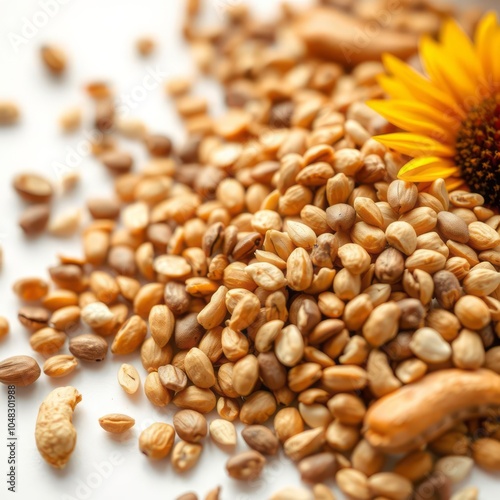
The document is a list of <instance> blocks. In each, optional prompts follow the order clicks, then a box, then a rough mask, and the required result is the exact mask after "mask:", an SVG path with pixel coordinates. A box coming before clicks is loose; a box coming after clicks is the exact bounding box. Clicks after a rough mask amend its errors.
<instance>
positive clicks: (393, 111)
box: [366, 100, 454, 144]
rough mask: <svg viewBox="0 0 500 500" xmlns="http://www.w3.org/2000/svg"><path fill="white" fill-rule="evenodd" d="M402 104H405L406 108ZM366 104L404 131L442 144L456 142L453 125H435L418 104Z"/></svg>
mask: <svg viewBox="0 0 500 500" xmlns="http://www.w3.org/2000/svg"><path fill="white" fill-rule="evenodd" d="M402 103H405V106H403V104H402ZM366 104H367V105H368V106H370V107H371V108H372V109H374V110H375V111H377V112H378V113H379V114H381V115H382V116H383V117H384V118H386V119H387V120H389V121H390V122H391V123H393V124H394V125H396V126H397V127H399V128H401V129H403V130H408V131H409V132H414V133H416V134H422V135H427V136H429V137H431V138H433V139H436V140H438V141H440V142H446V143H449V144H452V143H453V141H454V134H452V127H451V125H448V126H441V125H439V124H437V123H435V122H434V121H433V120H432V118H430V117H429V116H426V115H425V112H423V111H422V109H418V106H419V105H418V103H411V101H396V100H390V101H382V100H378V101H367V103H366Z"/></svg>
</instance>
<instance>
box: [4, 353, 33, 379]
mask: <svg viewBox="0 0 500 500" xmlns="http://www.w3.org/2000/svg"><path fill="white" fill-rule="evenodd" d="M39 376H40V367H39V366H38V363H37V362H36V360H34V359H33V358H32V357H30V356H12V357H10V358H7V359H4V360H3V361H2V362H0V382H1V383H2V384H5V385H17V386H19V387H25V386H27V385H31V384H33V383H34V382H35V381H36V380H37V379H38V377H39Z"/></svg>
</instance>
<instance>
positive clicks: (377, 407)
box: [365, 369, 500, 452]
mask: <svg viewBox="0 0 500 500" xmlns="http://www.w3.org/2000/svg"><path fill="white" fill-rule="evenodd" d="M498 405H500V376H499V375H497V374H496V373H494V372H492V371H490V370H485V369H481V370H476V371H465V370H457V369H448V370H440V371H437V372H434V373H431V374H429V375H426V376H425V377H423V378H422V379H421V380H420V381H418V382H415V383H413V384H410V385H406V386H404V387H402V388H401V389H399V390H397V391H395V392H393V393H391V394H389V395H387V396H385V397H383V398H381V399H379V400H378V401H377V402H375V403H374V404H373V405H372V406H371V407H370V408H369V409H368V412H367V414H366V418H365V438H366V439H367V440H368V441H369V442H370V444H371V445H372V446H374V447H376V448H379V449H381V450H384V451H388V452H389V451H390V452H400V451H409V450H412V449H415V448H418V447H420V446H421V445H423V444H425V443H426V442H428V441H430V440H432V439H433V438H435V437H437V436H438V435H439V434H441V433H443V432H444V431H446V430H447V429H449V428H450V427H452V426H453V425H454V423H455V422H456V421H457V420H463V419H465V418H467V417H469V418H470V417H471V416H472V415H475V416H477V415H478V414H479V415H481V414H485V413H486V412H488V410H489V409H490V408H491V407H492V406H498Z"/></svg>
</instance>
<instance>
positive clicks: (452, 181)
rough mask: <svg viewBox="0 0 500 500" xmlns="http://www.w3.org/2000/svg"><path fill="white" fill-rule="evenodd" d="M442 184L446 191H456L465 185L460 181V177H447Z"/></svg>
mask: <svg viewBox="0 0 500 500" xmlns="http://www.w3.org/2000/svg"><path fill="white" fill-rule="evenodd" d="M444 182H445V184H446V189H447V190H448V191H453V190H455V189H458V188H459V187H460V186H463V185H464V184H465V183H464V181H463V179H460V177H448V178H447V179H445V180H444Z"/></svg>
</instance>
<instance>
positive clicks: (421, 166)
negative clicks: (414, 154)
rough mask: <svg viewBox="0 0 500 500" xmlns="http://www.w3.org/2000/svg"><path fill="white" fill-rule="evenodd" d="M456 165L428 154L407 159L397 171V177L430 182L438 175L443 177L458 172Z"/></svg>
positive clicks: (405, 179)
mask: <svg viewBox="0 0 500 500" xmlns="http://www.w3.org/2000/svg"><path fill="white" fill-rule="evenodd" d="M458 171H459V169H458V167H456V166H455V165H454V163H453V162H451V161H448V160H445V159H443V158H439V157H438V156H428V157H424V158H415V159H413V160H411V161H409V162H408V163H407V164H406V165H405V166H404V167H403V168H402V169H401V170H400V171H399V173H398V178H399V179H402V180H404V181H411V182H431V181H434V180H436V179H439V178H440V177H441V178H443V179H445V178H447V177H451V176H452V175H455V174H458Z"/></svg>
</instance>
